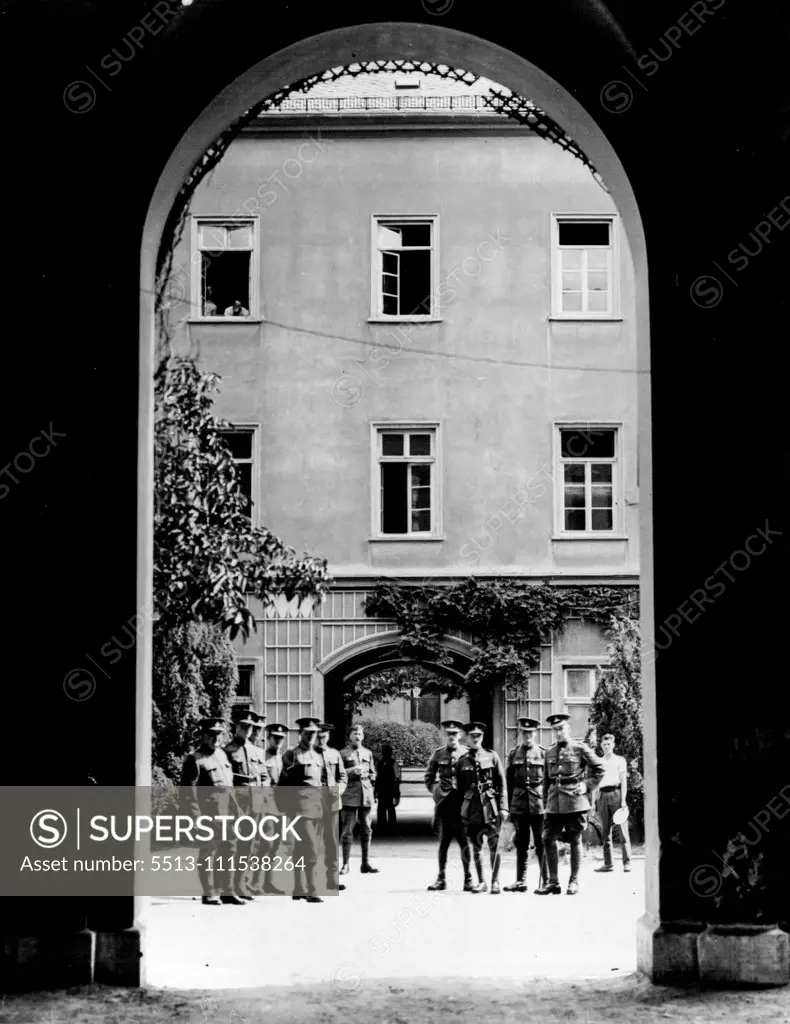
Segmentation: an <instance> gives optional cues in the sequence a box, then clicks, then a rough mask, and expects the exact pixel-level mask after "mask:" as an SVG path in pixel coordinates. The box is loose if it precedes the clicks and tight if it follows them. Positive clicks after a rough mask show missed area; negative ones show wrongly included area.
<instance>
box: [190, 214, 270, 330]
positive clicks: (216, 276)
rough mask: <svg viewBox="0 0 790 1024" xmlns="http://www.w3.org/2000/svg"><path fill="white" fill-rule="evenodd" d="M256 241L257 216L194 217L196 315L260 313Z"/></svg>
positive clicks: (239, 316)
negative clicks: (251, 217)
mask: <svg viewBox="0 0 790 1024" xmlns="http://www.w3.org/2000/svg"><path fill="white" fill-rule="evenodd" d="M256 242H257V222H256V221H255V220H254V219H247V220H244V219H238V218H230V219H222V218H219V217H210V218H198V219H196V220H195V222H194V234H193V247H194V251H193V254H192V266H193V267H195V268H196V272H195V273H193V274H192V281H193V294H192V308H193V315H195V316H197V317H200V318H209V319H219V320H238V319H250V318H256V317H257V316H258V300H257V288H256V278H257V262H258V261H257V244H256Z"/></svg>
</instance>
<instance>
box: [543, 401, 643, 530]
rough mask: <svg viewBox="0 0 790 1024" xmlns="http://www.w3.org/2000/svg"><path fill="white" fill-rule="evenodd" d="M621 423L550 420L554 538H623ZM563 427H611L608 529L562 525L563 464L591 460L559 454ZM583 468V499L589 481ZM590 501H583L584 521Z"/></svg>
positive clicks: (588, 513)
mask: <svg viewBox="0 0 790 1024" xmlns="http://www.w3.org/2000/svg"><path fill="white" fill-rule="evenodd" d="M623 429H624V428H623V423H622V421H618V422H615V421H612V420H609V421H602V422H589V421H587V422H584V421H581V420H567V421H565V420H557V421H555V423H554V463H553V464H554V466H556V467H557V470H556V473H555V475H554V538H555V539H558V540H573V539H579V540H627V539H628V538H627V537H626V536H625V534H624V533H623V480H624V479H625V467H624V466H623V450H624V449H623ZM563 430H587V431H590V432H592V431H594V430H614V432H615V437H614V458H613V459H611V465H612V528H611V530H592V529H589V528H588V529H585V530H566V529H565V468H564V467H565V465H566V464H567V463H570V462H587V463H590V462H592V461H594V460H592V459H588V458H587V457H586V456H583V455H582V456H577V457H575V458H568V459H566V458H563V456H562V431H563ZM599 461H601V462H609V461H610V460H608V459H601V460H599ZM587 476H588V474H587V473H586V472H585V500H586V496H587V493H588V487H589V481H588V479H587ZM591 510H592V505H591V504H590V505H587V504H586V503H585V522H587V521H588V519H589V521H590V522H591V516H590V513H591Z"/></svg>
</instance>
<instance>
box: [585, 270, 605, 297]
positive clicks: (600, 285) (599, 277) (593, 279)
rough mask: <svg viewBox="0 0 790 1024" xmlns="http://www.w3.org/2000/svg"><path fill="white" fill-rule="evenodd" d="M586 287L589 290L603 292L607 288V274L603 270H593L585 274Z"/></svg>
mask: <svg viewBox="0 0 790 1024" xmlns="http://www.w3.org/2000/svg"><path fill="white" fill-rule="evenodd" d="M587 287H588V288H589V289H590V291H591V292H605V291H606V290H607V289H608V288H609V275H608V274H607V273H606V271H605V270H593V271H591V272H590V273H589V274H588V275H587Z"/></svg>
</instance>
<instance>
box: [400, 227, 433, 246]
mask: <svg viewBox="0 0 790 1024" xmlns="http://www.w3.org/2000/svg"><path fill="white" fill-rule="evenodd" d="M400 232H401V238H402V239H403V243H402V244H403V245H407V246H408V245H430V244H431V225H430V224H403V225H402V226H401V228H400Z"/></svg>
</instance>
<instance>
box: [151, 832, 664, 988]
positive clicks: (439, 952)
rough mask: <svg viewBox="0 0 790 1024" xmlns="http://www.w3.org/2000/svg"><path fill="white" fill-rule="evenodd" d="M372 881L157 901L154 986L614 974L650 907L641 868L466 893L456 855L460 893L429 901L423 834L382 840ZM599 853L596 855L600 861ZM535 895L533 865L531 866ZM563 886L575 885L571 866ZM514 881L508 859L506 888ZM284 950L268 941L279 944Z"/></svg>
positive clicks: (356, 875)
mask: <svg viewBox="0 0 790 1024" xmlns="http://www.w3.org/2000/svg"><path fill="white" fill-rule="evenodd" d="M374 854H375V859H374V863H375V865H376V866H377V867H378V868H379V869H380V873H379V874H377V875H363V874H361V873H360V871H359V863H360V862H359V851H358V847H357V848H355V850H354V860H353V861H352V872H351V873H350V874H349V875H347V876H344V878H343V881H344V882H345V883H346V884H347V890H346V891H345V892H343V893H341V894H339V895H337V896H334V897H330V898H328V899H327V900H326V901H325V902H324V903H323V904H307V903H304V902H294V901H292V900H291V899H289V898H287V897H276V896H268V897H262V898H259V899H258V900H256V901H255V902H253V903H250V904H248V905H247V906H244V907H232V906H221V907H204V906H202V905H201V904H200V902H199V901H198V900H196V899H191V898H189V897H185V898H181V899H157V900H153V901H152V903H151V905H150V907H149V910H148V915H147V921H146V943H145V949H146V957H145V970H146V983H147V984H149V985H152V986H156V987H169V988H179V989H183V988H193V987H198V986H199V987H200V988H203V989H229V988H233V989H240V988H254V987H259V986H262V985H288V984H298V985H314V984H329V985H331V986H332V988H333V989H334V991H336V992H337V993H345V994H353V993H356V992H360V991H362V990H363V989H364V988H365V986H366V985H368V984H370V983H372V982H374V981H377V980H381V979H383V978H389V979H392V978H425V979H429V978H446V977H460V978H467V979H475V978H477V979H481V980H482V979H492V978H498V977H501V978H507V977H511V978H512V977H522V978H523V977H543V978H598V979H603V978H610V977H611V976H612V975H613V974H620V975H625V974H628V973H630V972H632V971H634V970H635V968H636V954H635V948H636V939H635V934H636V932H635V929H636V921H637V918H638V917H639V915H640V914H641V913H642V911H643V907H644V897H643V888H644V861H643V860H642V859H641V858H639V859H636V860H635V861H634V865H633V870H632V872H631V873H630V874H625V873H624V872H623V871H622V867H621V865H620V864H619V862H618V864H617V870H616V871H615V872H613V873H612V874H600V875H599V874H595V873H594V872H593V867H594V866H596V865H597V864H599V863H600V861H599V860H593V859H592V858H588V860H587V862H586V863H585V867H584V869H583V874H582V878H581V891H580V893H579V895H577V896H575V897H568V896H566V895H564V893H563V895H562V896H544V897H540V896H535V895H534V894H533V893H532V892H531V891H530V893H529V894H515V893H504V892H503V893H502V894H500V895H499V896H492V895H490V894H480V895H472V894H469V893H464V892H462V891H461V882H462V877H461V872H460V858H459V856H458V852H457V848H456V849H454V850H451V866H453V868H454V869H453V870H452V871H451V872H450V874H449V881H450V884H451V886H452V889H451V890H450V891H448V892H446V893H429V892H427V891H426V888H425V887H426V885H427V884H428V883H429V882H431V881H433V879H434V878H435V875H436V860H435V856H436V854H435V845H434V843H433V842H432V840H431V839H430V837H428V838H426V837H424V836H420V835H413V836H412V837H410V838H400V839H394V840H388V841H385V840H380V841H378V842H377V843H375V844H374ZM596 855H597V856H600V851H596ZM528 873H529V882H530V890H531V889H532V888H534V886H535V884H536V882H537V864H536V863H535V862H534V861H532V860H530V864H529V872H528ZM560 876H561V879H562V880H563V881H567V876H568V867H567V864H563V865H562V866H561V869H560ZM514 877H515V854H514V853H510V854H508V855H506V857H505V862H504V866H503V872H502V880H503V881H504V882H510V881H512V880H513V879H514ZM273 933H274V934H276V935H277V937H278V941H276V942H272V941H271V936H272V934H273Z"/></svg>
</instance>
